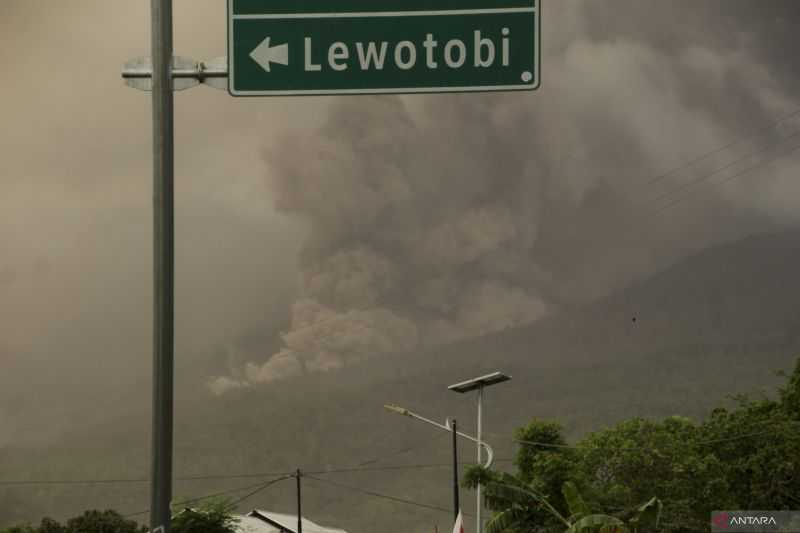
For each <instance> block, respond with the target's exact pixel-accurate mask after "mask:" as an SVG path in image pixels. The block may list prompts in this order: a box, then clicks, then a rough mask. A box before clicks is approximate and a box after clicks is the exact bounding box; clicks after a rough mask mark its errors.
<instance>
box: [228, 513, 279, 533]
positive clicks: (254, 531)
mask: <svg viewBox="0 0 800 533" xmlns="http://www.w3.org/2000/svg"><path fill="white" fill-rule="evenodd" d="M236 519H237V523H236V533H281V530H280V529H278V528H277V527H275V526H273V525H272V524H270V523H268V522H265V521H264V520H262V519H260V518H255V517H253V516H237V517H236Z"/></svg>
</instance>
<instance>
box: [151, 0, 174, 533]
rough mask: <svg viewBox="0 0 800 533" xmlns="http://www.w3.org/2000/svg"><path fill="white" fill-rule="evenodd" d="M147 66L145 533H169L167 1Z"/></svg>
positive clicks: (154, 5) (155, 2) (158, 1)
mask: <svg viewBox="0 0 800 533" xmlns="http://www.w3.org/2000/svg"><path fill="white" fill-rule="evenodd" d="M151 17H152V21H151V22H152V29H151V32H152V33H151V40H152V62H153V74H152V78H153V88H152V92H153V95H152V97H153V289H154V291H153V296H154V298H153V311H154V320H153V429H152V431H153V433H152V465H151V466H152V470H151V478H150V481H151V491H150V498H151V502H150V530H151V531H153V532H159V533H169V531H170V529H171V525H170V521H171V512H170V501H171V499H172V409H173V368H174V364H173V357H174V354H173V346H174V345H173V343H174V289H173V281H174V264H175V249H174V216H173V210H174V170H175V169H174V129H173V111H174V105H173V104H174V102H173V93H172V0H151Z"/></svg>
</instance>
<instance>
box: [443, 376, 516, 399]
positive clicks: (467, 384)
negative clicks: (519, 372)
mask: <svg viewBox="0 0 800 533" xmlns="http://www.w3.org/2000/svg"><path fill="white" fill-rule="evenodd" d="M509 379H511V376H507V375H506V374H503V373H502V372H492V373H491V374H486V375H485V376H480V377H477V378H473V379H468V380H467V381H462V382H461V383H456V384H455V385H450V386H449V387H447V388H448V389H450V390H451V391H455V392H460V393H462V394H463V393H465V392H469V391H473V390H476V389H482V388H483V387H488V386H490V385H497V384H498V383H502V382H504V381H508V380H509Z"/></svg>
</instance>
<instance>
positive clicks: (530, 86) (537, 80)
mask: <svg viewBox="0 0 800 533" xmlns="http://www.w3.org/2000/svg"><path fill="white" fill-rule="evenodd" d="M233 2H234V0H228V92H229V93H230V94H231V96H245V97H246V96H326V95H336V94H341V95H346V94H413V93H463V92H492V91H523V90H524V91H533V90H535V89H538V88H539V87H540V86H541V83H542V80H541V70H542V67H541V63H542V11H541V9H542V8H541V2H540V1H539V0H534V6H533V7H532V8H530V7H523V8H514V7H510V8H506V9H502V8H501V9H460V10H453V9H451V10H441V11H410V12H370V13H283V14H264V15H236V16H234V15H233ZM525 12H529V13H534V14H535V16H536V29H535V35H534V39H535V41H534V43H533V46H534V47H535V48H536V65H535V66H536V69H535V70H536V72H534V73H533V74H534V82H533V83H526V84H520V85H496V86H492V85H489V86H486V85H479V86H466V87H406V88H402V87H397V88H384V89H325V90H319V89H300V90H294V91H237V90H235V89H234V88H233V85H234V81H235V79H236V74H235V71H234V60H233V21H234V20H236V19H292V18H347V17H357V18H366V17H398V16H420V15H429V16H430V15H467V14H473V15H474V14H479V13H525Z"/></svg>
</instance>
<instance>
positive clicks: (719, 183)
mask: <svg viewBox="0 0 800 533" xmlns="http://www.w3.org/2000/svg"><path fill="white" fill-rule="evenodd" d="M798 133H800V132H798ZM795 135H796V134H795ZM798 149H800V144H799V145H795V146H794V147H793V148H792V149H791V150H789V151H788V152H786V153H785V154H778V155H776V156H774V157H772V158H767V159H763V160H761V161H759V162H758V163H756V164H755V165H753V166H751V167H749V168H746V169H744V170H742V171H741V172H737V173H736V174H733V175H731V176H728V177H727V178H725V179H723V180H720V181H717V182H714V183H713V184H711V187H710V188H717V187H721V186H722V185H724V184H726V183H728V182H730V181H732V180H734V179H736V178H740V177H742V176H744V175H746V174H749V173H750V172H752V171H753V170H755V169H757V168H759V167H762V166H765V165H770V164H772V163H774V162H775V161H777V160H779V159H781V158H783V157H788V156H789V155H791V154H793V153H794V152H796V151H797V150H798ZM690 196H691V193H690V194H687V195H684V196H681V197H679V198H677V199H675V200H674V201H673V202H670V203H668V204H666V205H664V206H662V207H661V208H659V209H658V210H657V211H655V212H654V213H653V214H654V215H657V214H659V213H662V212H663V211H665V210H667V209H669V208H670V207H672V206H673V205H675V204H678V203H680V202H682V201H683V200H685V199H686V198H688V197H690Z"/></svg>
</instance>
